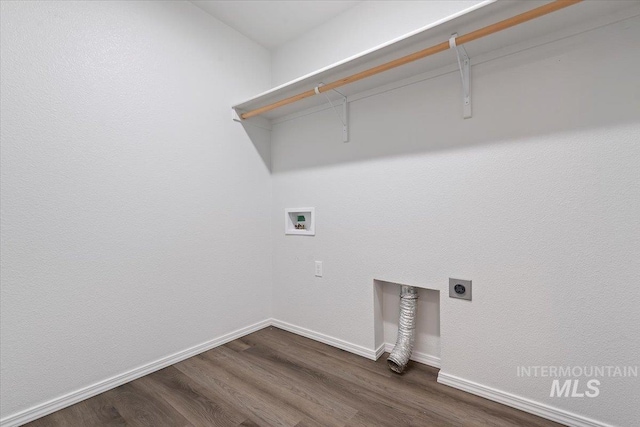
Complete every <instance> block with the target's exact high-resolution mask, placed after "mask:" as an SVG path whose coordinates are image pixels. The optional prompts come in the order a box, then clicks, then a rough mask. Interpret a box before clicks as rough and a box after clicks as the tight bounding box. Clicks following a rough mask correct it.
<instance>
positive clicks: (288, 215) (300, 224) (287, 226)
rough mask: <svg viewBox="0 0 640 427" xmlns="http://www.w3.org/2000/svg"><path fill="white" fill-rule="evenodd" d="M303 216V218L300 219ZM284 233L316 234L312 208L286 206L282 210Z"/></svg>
mask: <svg viewBox="0 0 640 427" xmlns="http://www.w3.org/2000/svg"><path fill="white" fill-rule="evenodd" d="M301 218H303V219H301ZM284 234H296V235H302V236H315V235H316V216H315V209H314V208H287V209H285V210H284Z"/></svg>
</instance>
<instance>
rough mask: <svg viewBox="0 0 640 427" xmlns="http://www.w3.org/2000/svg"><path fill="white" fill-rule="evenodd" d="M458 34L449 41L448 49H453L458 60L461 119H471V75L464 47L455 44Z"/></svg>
mask: <svg viewBox="0 0 640 427" xmlns="http://www.w3.org/2000/svg"><path fill="white" fill-rule="evenodd" d="M457 37H458V33H455V34H453V35H452V36H451V38H450V39H449V47H450V48H451V49H455V51H456V57H457V59H458V68H459V69H460V80H461V82H462V117H463V118H465V119H469V118H471V73H470V68H471V67H470V63H469V62H470V61H469V55H468V54H467V51H466V49H465V48H464V46H462V45H460V46H458V45H457V44H456V38H457Z"/></svg>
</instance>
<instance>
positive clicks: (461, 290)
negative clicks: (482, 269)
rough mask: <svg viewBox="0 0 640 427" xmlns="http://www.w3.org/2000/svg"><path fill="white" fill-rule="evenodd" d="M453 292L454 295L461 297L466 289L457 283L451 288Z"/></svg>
mask: <svg viewBox="0 0 640 427" xmlns="http://www.w3.org/2000/svg"><path fill="white" fill-rule="evenodd" d="M453 290H454V291H455V292H456V294H458V295H462V294H464V293H465V292H466V291H467V288H465V287H464V285H461V284H459V283H458V284H457V285H455V286H454V287H453Z"/></svg>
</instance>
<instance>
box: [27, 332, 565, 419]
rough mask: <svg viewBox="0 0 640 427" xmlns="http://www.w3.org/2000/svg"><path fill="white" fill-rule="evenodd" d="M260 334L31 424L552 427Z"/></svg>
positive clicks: (357, 360) (417, 369)
mask: <svg viewBox="0 0 640 427" xmlns="http://www.w3.org/2000/svg"><path fill="white" fill-rule="evenodd" d="M437 373H438V370H437V369H434V368H431V367H428V366H425V365H421V364H419V363H414V362H411V364H410V365H409V367H408V370H407V371H406V372H405V374H403V375H401V376H400V375H397V374H394V373H392V372H391V371H390V370H389V369H388V368H387V365H386V357H384V356H383V357H381V358H380V359H379V360H378V361H377V362H373V361H370V360H367V359H364V358H362V357H359V356H356V355H354V354H351V353H348V352H345V351H342V350H338V349H336V348H333V347H330V346H327V345H325V344H321V343H318V342H316V341H313V340H310V339H307V338H303V337H300V336H298V335H294V334H291V333H289V332H285V331H282V330H280V329H277V328H272V327H270V328H266V329H263V330H261V331H258V332H255V333H253V334H251V335H248V336H246V337H244V338H242V339H238V340H235V341H232V342H230V343H228V344H226V345H223V346H221V347H218V348H215V349H213V350H210V351H207V352H205V353H202V354H200V355H198V356H195V357H192V358H190V359H187V360H185V361H183V362H180V363H177V364H175V365H172V366H170V367H168V368H165V369H162V370H160V371H158V372H154V373H153V374H150V375H147V376H145V377H143V378H140V379H137V380H135V381H132V382H130V383H127V384H125V385H122V386H120V387H117V388H115V389H113V390H110V391H107V392H105V393H102V394H100V395H98V396H95V397H93V398H91V399H87V400H85V401H83V402H80V403H78V404H76V405H73V406H70V407H68V408H66V409H63V410H61V411H58V412H55V413H53V414H51V415H48V416H46V417H44V418H41V419H39V420H36V421H34V422H32V423H30V424H27V425H28V426H31V427H41V426H115V425H130V426H154V427H158V426H299V427H303V426H367V427H368V426H392V427H399V426H557V425H559V424H556V423H553V422H551V421H547V420H544V419H542V418H538V417H536V416H534V415H530V414H527V413H525V412H522V411H518V410H516V409H513V408H509V407H507V406H503V405H501V404H498V403H495V402H492V401H489V400H486V399H483V398H481V397H477V396H474V395H471V394H468V393H465V392H462V391H459V390H456V389H454V388H451V387H447V386H444V385H441V384H438V383H437V382H436V376H437Z"/></svg>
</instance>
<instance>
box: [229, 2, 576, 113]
mask: <svg viewBox="0 0 640 427" xmlns="http://www.w3.org/2000/svg"><path fill="white" fill-rule="evenodd" d="M581 1H582V0H555V1H553V2H551V3H547V4H545V5H543V6H540V7H537V8H535V9H531V10H529V11H527V12H524V13H521V14H520V15H516V16H512V17H511V18H508V19H505V20H503V21H500V22H496V23H495V24H491V25H487V26H486V27H484V28H480V29H479V30H475V31H472V32H470V33H467V34H463V35H461V36H459V37H457V38H456V44H457V45H461V44H464V43H469V42H471V41H474V40H477V39H479V38H482V37H485V36H488V35H490V34H493V33H497V32H498V31H502V30H506V29H507V28H511V27H514V26H516V25H519V24H522V23H523V22H527V21H531V20H532V19H535V18H539V17H541V16H544V15H547V14H549V13H552V12H555V11H557V10H560V9H564V8H565V7H568V6H571V5H573V4H576V3H580V2H581ZM449 48H450V46H449V40H447V41H444V42H442V43H439V44H437V45H434V46H431V47H428V48H426V49H423V50H420V51H418V52H415V53H412V54H410V55H407V56H403V57H402V58H398V59H395V60H393V61H389V62H386V63H384V64H381V65H378V66H376V67H373V68H369V69H368V70H364V71H361V72H359V73H356V74H352V75H350V76H348V77H344V78H342V79H340V80H336V81H334V82H331V83H327V84H325V85H324V86H321V87H320V88H318V90H319V92H321V93H322V92H326V91H329V90H332V89H336V88H339V87H340V86H344V85H346V84H349V83H353V82H356V81H358V80H362V79H364V78H367V77H371V76H374V75H376V74H379V73H382V72H384V71H387V70H390V69H392V68H396V67H399V66H401V65H405V64H408V63H410V62H413V61H417V60H418V59H422V58H426V57H427V56H431V55H434V54H436V53H439V52H444V51H445V50H448V49H449ZM315 95H316V91H315V89H309V90H308V91H305V92H302V93H299V94H297V95H294V96H291V97H289V98H285V99H282V100H280V101H277V102H274V103H273V104H269V105H265V106H264V107H260V108H256V109H255V110H251V111H247V112H246V113H243V114H241V115H240V117H241V118H242V119H248V118H250V117H253V116H257V115H259V114H263V113H266V112H267V111H271V110H274V109H276V108H279V107H283V106H285V105H289V104H292V103H294V102H297V101H300V100H302V99H305V98H310V97H312V96H315Z"/></svg>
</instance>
